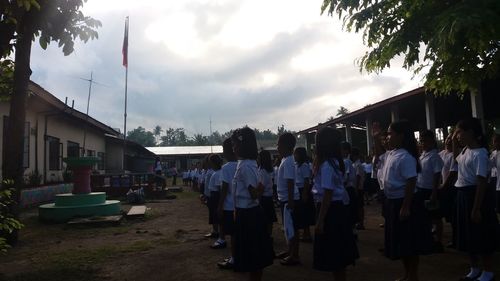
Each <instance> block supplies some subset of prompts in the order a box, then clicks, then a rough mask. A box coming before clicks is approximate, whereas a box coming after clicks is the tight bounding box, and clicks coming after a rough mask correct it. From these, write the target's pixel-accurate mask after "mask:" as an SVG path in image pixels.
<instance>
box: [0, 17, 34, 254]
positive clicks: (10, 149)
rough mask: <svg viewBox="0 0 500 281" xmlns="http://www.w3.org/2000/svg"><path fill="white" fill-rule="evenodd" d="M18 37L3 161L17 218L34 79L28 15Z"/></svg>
mask: <svg viewBox="0 0 500 281" xmlns="http://www.w3.org/2000/svg"><path fill="white" fill-rule="evenodd" d="M17 34H18V37H17V40H16V45H15V51H16V53H15V67H14V92H13V93H12V96H11V99H10V112H9V119H8V120H9V122H8V123H7V130H5V131H4V132H5V134H6V135H7V136H6V138H5V140H6V143H5V144H4V146H3V147H4V151H5V154H4V155H5V158H4V161H3V179H4V180H13V181H14V183H13V184H14V187H15V192H14V196H13V200H14V202H15V203H14V204H13V206H11V212H12V214H13V215H14V216H15V217H18V214H19V202H20V195H21V188H22V187H23V185H24V167H23V152H24V123H25V119H26V99H27V96H28V83H29V80H30V76H31V69H30V57H31V43H32V36H33V32H32V28H31V23H30V19H29V16H27V15H26V14H25V16H24V17H23V22H21V23H20V24H19V29H18V31H17ZM8 240H9V242H10V243H9V244H12V243H15V242H17V232H15V233H13V235H11V237H8Z"/></svg>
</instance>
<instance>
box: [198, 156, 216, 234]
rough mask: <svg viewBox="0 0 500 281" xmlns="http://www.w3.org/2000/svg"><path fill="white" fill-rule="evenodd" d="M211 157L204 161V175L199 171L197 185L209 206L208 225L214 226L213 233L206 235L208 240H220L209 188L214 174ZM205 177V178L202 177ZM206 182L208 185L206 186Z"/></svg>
mask: <svg viewBox="0 0 500 281" xmlns="http://www.w3.org/2000/svg"><path fill="white" fill-rule="evenodd" d="M209 157H210V155H207V156H206V157H205V158H204V159H203V163H202V167H203V169H204V171H205V172H204V173H203V174H202V171H201V170H200V171H197V172H196V174H199V175H198V177H199V180H197V183H199V187H200V192H201V193H202V195H201V196H202V200H203V201H204V202H205V203H206V204H207V208H208V224H210V225H212V232H211V233H208V234H205V237H206V238H218V237H219V223H218V218H217V216H216V215H215V214H214V211H215V210H214V208H213V202H214V201H213V200H211V199H210V196H211V193H210V189H209V188H208V183H209V182H210V177H211V176H212V174H213V172H214V171H213V170H212V168H211V167H210V164H209ZM202 175H203V177H202ZM205 182H206V183H207V184H205Z"/></svg>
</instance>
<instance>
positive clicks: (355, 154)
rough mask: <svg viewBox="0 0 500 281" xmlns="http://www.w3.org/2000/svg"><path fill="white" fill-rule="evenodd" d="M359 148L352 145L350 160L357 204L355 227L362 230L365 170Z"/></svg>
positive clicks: (363, 223) (363, 225)
mask: <svg viewBox="0 0 500 281" xmlns="http://www.w3.org/2000/svg"><path fill="white" fill-rule="evenodd" d="M360 156H361V155H360V153H359V148H357V147H353V148H352V149H351V161H352V167H353V171H354V188H355V190H356V194H357V198H358V204H357V210H356V214H357V218H358V220H357V223H356V229H358V230H364V229H365V201H364V197H365V195H364V194H365V191H364V181H365V171H364V169H363V165H362V163H361V158H360Z"/></svg>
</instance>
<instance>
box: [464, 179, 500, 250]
mask: <svg viewBox="0 0 500 281" xmlns="http://www.w3.org/2000/svg"><path fill="white" fill-rule="evenodd" d="M493 191H494V190H493V189H492V188H487V189H486V191H485V194H484V198H483V202H482V204H481V221H480V222H479V223H474V222H472V220H471V215H472V208H473V207H474V199H475V196H476V187H475V186H467V187H459V188H457V209H456V224H457V234H456V245H457V250H459V251H463V252H467V253H469V254H476V255H489V254H493V252H495V249H496V247H497V245H496V244H497V241H496V240H497V227H498V218H497V215H496V213H495V209H494V204H495V202H494V196H493V194H494V193H493Z"/></svg>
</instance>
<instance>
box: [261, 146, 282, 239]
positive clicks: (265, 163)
mask: <svg viewBox="0 0 500 281" xmlns="http://www.w3.org/2000/svg"><path fill="white" fill-rule="evenodd" d="M257 162H258V164H259V175H260V183H262V185H263V187H264V192H263V193H262V198H261V200H260V205H261V206H262V209H264V214H265V215H266V222H267V230H268V233H269V236H271V237H272V233H273V223H275V222H276V221H278V220H277V217H276V210H275V209H274V202H273V178H272V177H273V173H274V169H273V162H272V160H271V153H269V151H267V150H261V151H260V152H259V158H258V160H257Z"/></svg>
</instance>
